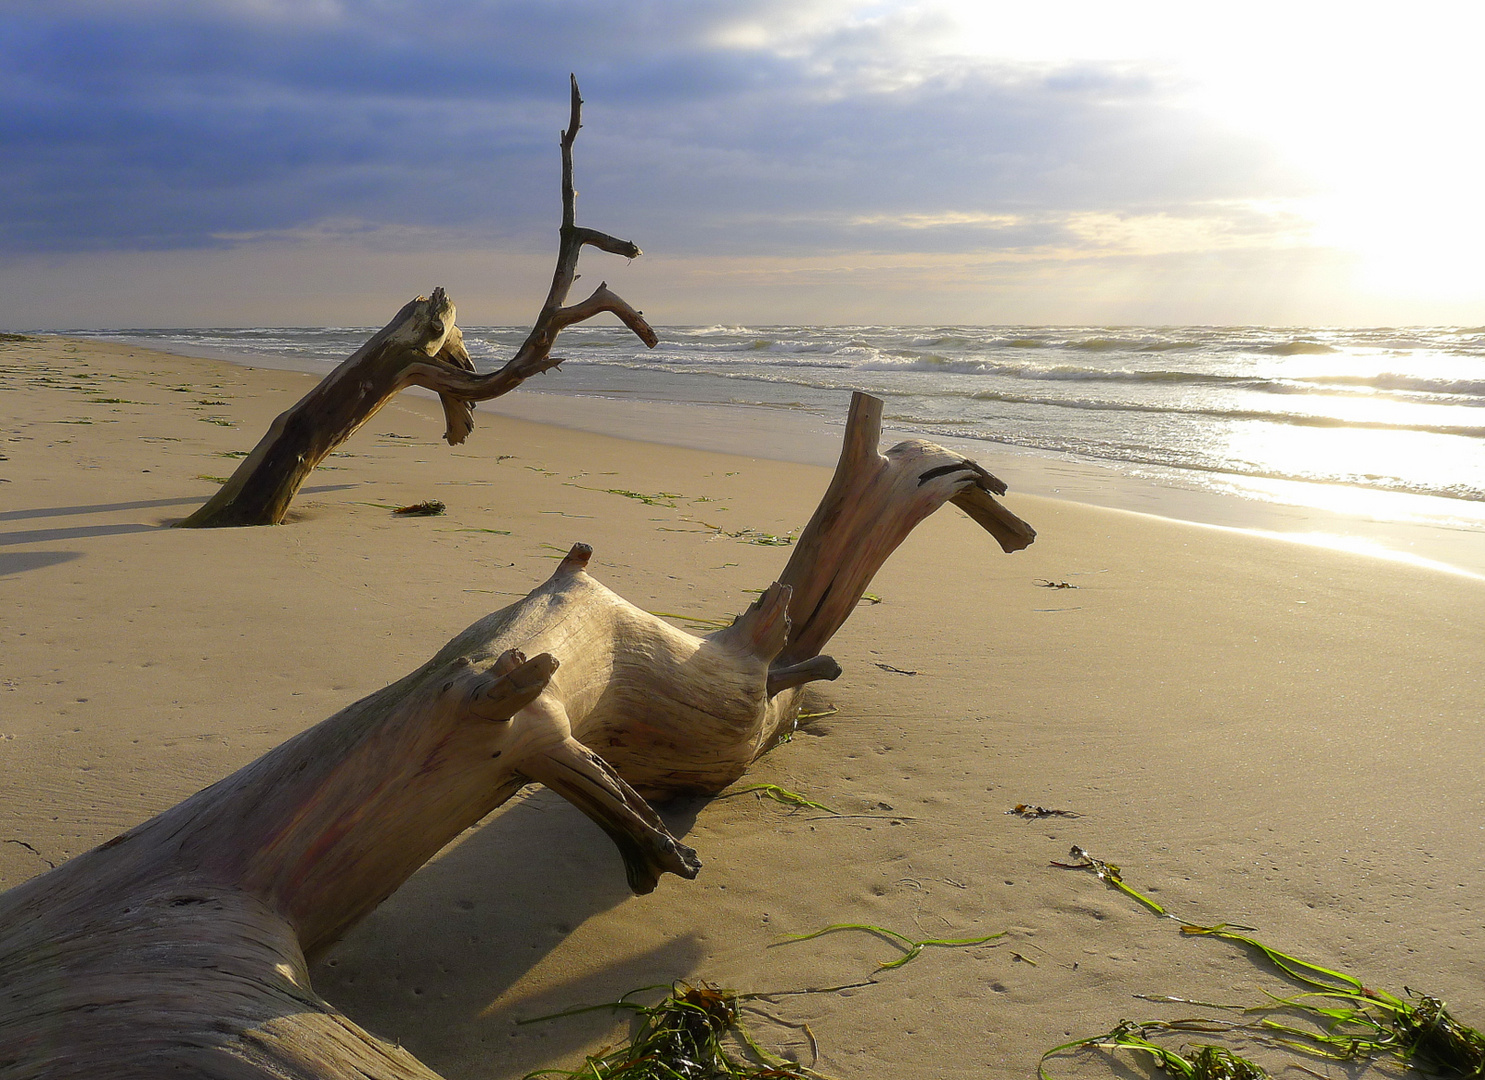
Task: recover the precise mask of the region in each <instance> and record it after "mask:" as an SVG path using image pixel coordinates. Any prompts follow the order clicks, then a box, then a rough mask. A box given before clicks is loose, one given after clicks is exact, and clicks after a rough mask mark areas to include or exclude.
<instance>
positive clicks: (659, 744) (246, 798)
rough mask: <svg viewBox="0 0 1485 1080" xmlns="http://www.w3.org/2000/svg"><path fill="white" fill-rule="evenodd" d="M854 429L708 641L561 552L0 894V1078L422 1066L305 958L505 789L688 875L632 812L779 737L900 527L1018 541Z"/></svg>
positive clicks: (967, 481) (642, 866) (652, 827)
mask: <svg viewBox="0 0 1485 1080" xmlns="http://www.w3.org/2000/svg"><path fill="white" fill-rule="evenodd" d="M879 418H880V403H879V402H875V401H874V400H873V399H870V398H867V397H865V396H864V395H857V396H856V398H855V399H854V400H853V403H852V411H851V417H850V420H849V423H848V427H847V434H846V451H845V452H844V453H843V454H842V457H841V463H840V466H839V467H838V469H837V472H836V476H835V479H834V481H833V482H832V484H831V487H830V491H829V493H827V496H826V498H825V500H824V501H823V502H822V504H821V507H820V510H819V511H817V513H816V514H815V516H814V518H813V519H812V520H811V522H810V524H809V526H808V527H807V528H806V529H805V531H804V533H803V534H802V535H801V537H800V541H799V545H798V549H797V550H796V551H795V553H794V557H793V558H791V559H790V561H789V565H788V568H787V569H786V571H785V575H784V576H785V579H786V580H784V581H780V582H776V583H775V584H774V585H772V586H771V587H770V588H769V589H767V590H766V591H765V592H764V593H763V595H762V596H760V597H759V599H758V600H757V601H756V602H755V603H754V604H753V605H752V606H751V607H750V608H749V609H748V610H747V611H746V612H745V613H744V614H743V615H741V616H740V617H739V618H738V619H737V620H736V621H735V622H734V623H733V624H732V625H731V626H729V627H727V628H726V629H723V630H720V631H718V632H716V633H714V634H711V635H709V636H707V637H696V636H695V635H692V634H689V633H686V632H684V631H682V630H678V629H676V628H675V627H673V626H671V625H669V624H668V623H665V622H663V621H662V620H660V619H659V618H657V617H655V616H654V615H652V614H650V613H648V612H645V611H642V610H640V609H639V608H637V607H635V606H633V605H632V604H630V603H628V602H627V601H625V600H623V599H622V598H621V597H619V596H617V595H616V594H614V593H613V592H611V591H610V590H608V589H607V588H605V587H604V586H603V585H601V584H599V583H598V582H597V581H596V580H594V579H593V578H592V577H590V576H589V575H588V573H587V572H586V566H587V562H588V558H589V554H590V552H589V550H588V549H587V548H586V547H585V546H584V545H577V546H576V547H574V548H573V549H572V551H571V552H570V553H569V554H568V556H567V558H565V559H564V560H563V561H562V563H561V564H560V565H559V566H558V567H557V570H556V572H555V573H554V574H553V575H552V577H551V578H550V579H549V580H548V581H547V582H545V583H544V584H542V585H541V586H539V587H538V588H536V589H535V590H534V591H532V592H531V593H530V594H529V595H528V596H527V597H525V598H524V599H523V600H520V601H519V602H517V603H515V604H512V605H511V606H509V607H507V608H504V609H502V610H500V611H497V612H495V613H494V614H492V615H489V616H487V617H486V618H484V619H482V620H480V621H479V622H477V623H475V624H474V625H473V626H471V627H469V628H468V629H466V630H465V631H464V632H463V633H461V634H459V635H458V636H457V637H455V638H454V639H453V640H452V641H450V642H449V643H448V644H447V645H445V646H444V647H443V649H441V650H440V651H439V652H438V654H437V655H436V656H434V657H433V658H432V659H431V660H429V661H428V662H427V663H426V664H424V665H423V666H422V667H420V668H418V669H417V670H416V671H414V672H413V673H411V674H410V675H408V676H406V677H405V678H403V679H401V680H399V681H398V682H396V683H393V684H392V685H391V686H388V687H386V688H384V689H382V690H379V691H377V692H376V693H374V694H372V695H370V696H369V697H367V698H364V699H363V700H361V701H358V702H356V703H355V704H353V705H351V706H349V707H348V708H346V709H344V710H342V711H341V712H339V713H337V714H336V715H335V716H332V717H331V718H330V719H328V720H326V721H324V722H323V723H321V724H319V725H318V726H316V727H314V728H311V729H310V730H308V731H306V732H304V733H303V734H301V735H299V736H297V737H296V738H294V739H291V740H290V741H288V742H286V743H284V744H283V745H282V746H279V747H278V748H277V749H275V750H273V751H271V752H270V753H268V754H267V755H265V756H264V757H262V758H260V759H259V760H258V761H256V762H254V763H252V764H251V765H248V766H246V767H245V768H243V769H241V770H240V771H238V772H237V773H235V774H233V775H232V776H230V777H228V778H226V779H225V780H222V781H220V782H218V783H217V784H214V785H213V786H211V787H209V788H207V789H205V790H204V791H202V792H200V793H198V794H197V795H195V796H193V797H191V798H190V799H187V800H186V801H185V802H183V803H181V804H179V805H178V806H176V807H174V808H173V809H171V810H168V811H166V812H165V813H163V814H161V815H159V816H158V817H156V818H154V819H152V820H150V821H147V822H145V823H144V824H142V825H140V826H138V827H136V828H134V829H132V830H130V831H129V832H127V833H124V834H123V835H121V836H119V837H116V838H115V839H113V840H110V841H109V842H107V843H105V844H103V845H101V846H99V847H97V848H95V849H93V850H92V851H89V852H87V853H86V854H84V855H81V856H79V857H77V858H76V859H74V860H72V861H71V862H68V863H66V864H64V865H63V866H61V867H59V868H58V869H56V870H53V871H52V872H50V873H48V874H46V875H43V876H41V877H38V878H35V879H33V880H32V881H29V882H27V883H25V884H23V885H21V886H19V887H17V888H15V889H12V890H11V891H9V892H8V893H5V894H4V895H3V896H0V1074H3V1075H4V1076H5V1077H6V1078H7V1080H32V1078H38V1080H39V1078H42V1077H46V1078H64V1077H98V1076H106V1077H111V1078H133V1077H140V1078H143V1077H165V1076H192V1077H203V1078H205V1077H209V1078H222V1080H229V1078H230V1080H248V1078H254V1080H266V1078H284V1077H294V1078H306V1080H308V1078H317V1080H323V1078H341V1077H347V1078H357V1080H364V1078H365V1077H378V1078H409V1077H420V1078H430V1077H433V1075H434V1074H433V1073H431V1072H430V1071H429V1070H427V1069H426V1068H425V1067H423V1066H422V1065H421V1064H419V1063H418V1062H417V1061H416V1060H414V1059H413V1058H412V1057H411V1056H410V1055H408V1054H407V1053H406V1052H404V1051H402V1050H400V1049H398V1048H394V1047H391V1046H388V1045H386V1044H385V1043H382V1042H380V1041H379V1040H377V1039H375V1038H374V1037H373V1036H371V1035H369V1034H367V1033H366V1032H364V1031H362V1030H361V1029H359V1028H357V1027H356V1026H355V1025H354V1024H352V1023H351V1022H350V1021H349V1020H347V1019H346V1018H345V1017H343V1016H341V1015H340V1014H339V1013H337V1012H336V1011H335V1009H334V1008H333V1007H332V1006H330V1005H328V1004H327V1003H325V1002H324V1001H323V1000H321V999H320V998H319V997H318V996H317V995H316V994H315V993H314V991H313V990H312V989H311V988H310V986H309V982H308V976H307V966H306V959H305V958H306V956H313V955H314V954H315V953H317V952H318V951H320V950H322V949H324V948H325V947H326V946H327V945H329V944H330V943H331V942H333V941H334V940H335V939H336V938H337V937H339V936H340V935H341V934H342V933H344V932H345V930H346V929H347V928H349V927H350V926H352V925H353V924H354V923H355V922H356V921H357V920H359V919H360V918H362V917H363V916H365V915H366V914H367V913H368V912H369V911H371V910H372V909H373V908H374V907H375V906H376V905H377V904H379V903H380V902H381V901H382V900H384V899H385V898H386V897H387V896H388V895H390V894H391V893H392V892H393V891H394V890H395V889H396V888H397V887H398V886H399V885H401V884H402V883H403V882H404V881H405V880H406V879H407V878H408V877H409V876H410V875H411V874H413V873H414V872H415V871H416V870H417V869H418V867H420V866H421V865H422V864H423V863H424V862H426V861H427V860H428V859H430V858H431V857H432V856H433V855H434V854H435V853H436V852H437V851H438V850H439V849H440V848H441V847H443V846H444V845H445V844H446V843H448V842H449V841H450V840H452V839H453V838H454V837H455V836H457V835H458V834H459V833H460V832H462V831H463V830H464V829H466V828H468V827H469V826H471V825H473V824H475V823H476V822H478V821H479V820H480V819H481V818H483V817H484V816H485V815H486V814H488V813H489V812H490V811H491V810H493V809H494V808H495V807H497V806H499V805H500V804H501V803H502V802H504V801H505V800H506V799H508V798H509V797H510V796H511V795H512V794H514V793H515V792H516V791H517V790H518V789H519V788H520V787H522V786H523V785H524V784H527V783H529V782H532V781H537V782H540V783H543V784H546V785H547V786H549V787H551V788H552V789H553V790H555V791H557V792H559V793H560V794H562V795H563V796H564V797H566V798H567V799H569V800H570V801H571V802H573V803H574V804H575V805H576V806H577V807H578V808H579V809H581V810H582V811H583V812H584V813H585V814H587V815H588V816H589V817H591V818H592V819H593V820H594V821H595V822H597V823H598V824H599V825H600V826H601V827H602V828H603V829H604V830H605V831H606V832H607V833H608V834H609V835H610V836H611V837H612V838H613V839H614V841H615V843H616V844H617V846H618V848H619V851H620V854H621V856H622V857H623V860H624V864H625V868H626V871H627V873H628V877H629V882H630V885H631V886H632V887H633V889H634V890H635V891H636V892H640V893H643V892H648V891H650V890H651V889H653V888H654V886H655V884H656V882H657V880H658V878H659V875H661V874H662V873H667V872H669V873H674V874H678V875H680V876H682V877H687V878H689V877H694V876H695V875H696V873H697V871H698V869H699V867H700V863H699V861H698V859H697V857H696V853H695V852H693V851H692V850H691V849H690V848H688V847H686V846H685V845H684V844H682V843H681V842H680V841H678V840H677V839H676V838H675V837H674V836H672V835H671V834H670V832H669V831H668V830H667V829H666V827H665V825H664V824H663V822H662V821H661V820H660V818H659V817H658V816H657V815H656V814H655V812H654V811H653V810H652V809H651V807H650V805H649V804H648V803H647V802H646V801H645V798H644V796H649V797H652V798H663V797H666V796H670V795H674V794H677V793H682V792H685V793H695V792H716V791H719V790H721V789H722V788H724V787H726V786H727V785H728V784H730V783H731V782H732V781H734V780H736V779H737V778H738V777H739V776H741V775H742V774H743V772H744V771H745V770H746V769H747V767H748V766H749V764H751V763H752V762H753V761H754V760H755V759H756V758H757V757H758V756H759V755H760V754H762V753H763V752H764V751H766V750H767V749H768V748H769V747H770V746H772V745H773V744H774V742H775V741H776V740H777V739H778V737H779V736H780V735H781V734H783V733H785V732H787V731H790V730H792V729H793V726H794V723H795V720H796V717H797V715H798V700H799V694H800V692H801V687H802V686H803V685H804V684H805V683H807V682H809V681H811V680H814V679H829V678H834V677H836V676H837V675H838V674H839V673H840V669H839V667H838V666H837V665H836V664H835V662H834V661H833V660H831V659H830V658H829V657H826V656H823V655H821V654H820V649H821V648H822V647H823V646H824V645H825V643H826V642H827V641H828V639H829V637H830V636H831V634H832V633H834V631H835V630H836V629H838V628H839V626H840V625H841V623H842V622H844V620H845V618H846V616H847V615H848V614H849V612H850V610H851V609H852V608H853V607H854V606H855V604H856V602H857V601H858V600H859V599H860V597H861V593H862V591H863V590H864V589H865V588H866V586H867V585H868V584H869V583H870V579H871V576H872V574H873V573H874V572H875V570H876V569H877V568H878V567H879V566H880V565H881V563H882V561H883V560H885V559H886V557H887V556H888V555H889V554H890V553H891V551H892V550H893V549H894V548H895V547H896V546H897V544H898V543H900V542H901V540H902V539H903V537H905V536H906V535H907V532H908V530H909V529H911V527H912V525H913V524H915V523H916V522H917V521H919V520H921V519H922V518H923V517H925V516H926V515H927V514H929V513H931V512H932V511H933V510H935V509H937V508H938V507H939V506H941V505H943V503H945V502H948V501H955V502H959V503H961V504H962V503H963V501H964V500H965V499H969V500H970V501H971V504H972V506H973V507H975V516H976V519H977V520H979V519H981V518H985V519H986V520H991V521H993V522H994V523H995V529H997V530H1000V533H1001V534H1003V538H1002V543H1003V544H1005V545H1006V546H1007V547H1008V549H1009V548H1013V547H1015V546H1022V547H1024V546H1025V545H1026V544H1027V543H1030V541H1031V538H1032V536H1033V535H1034V534H1033V533H1032V531H1031V530H1030V528H1029V527H1027V526H1025V525H1024V523H1022V522H1020V521H1019V519H1017V518H1015V517H1014V516H1013V515H1011V514H1010V513H1009V512H1008V511H1005V510H1004V509H1003V508H1001V507H1000V506H999V505H998V504H996V503H994V501H993V500H992V499H990V497H989V495H988V494H987V493H986V492H987V491H988V490H989V489H992V488H997V487H998V488H999V489H1000V490H1004V489H1003V486H1000V485H999V484H998V482H997V481H995V480H994V479H993V478H992V477H989V475H988V474H987V473H985V472H984V470H982V469H980V468H979V467H978V466H976V465H974V464H973V463H972V462H967V461H966V460H964V459H963V458H962V457H960V456H959V455H956V454H952V453H950V452H949V451H946V450H944V449H942V448H940V447H936V446H933V445H932V444H929V443H922V442H909V443H903V444H899V445H898V446H896V447H894V448H893V449H892V450H890V451H888V453H887V454H886V455H880V454H878V453H877V452H876V449H875V447H876V441H877V438H878V431H879ZM991 507H993V510H992V509H988V508H991ZM1005 537H1009V538H1010V540H1009V542H1008V541H1007V540H1006V539H1005ZM791 612H793V613H794V614H793V618H792V619H791V615H790V613H791ZM528 657H529V659H528ZM521 869H522V870H523V871H525V872H530V869H531V868H529V867H523V868H521Z"/></svg>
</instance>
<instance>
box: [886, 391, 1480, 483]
mask: <svg viewBox="0 0 1485 1080" xmlns="http://www.w3.org/2000/svg"><path fill="white" fill-rule="evenodd" d="M885 419H886V420H887V422H888V423H889V424H890V426H892V427H894V428H897V429H899V430H903V431H909V432H912V433H914V434H917V435H923V436H929V437H933V438H958V439H969V440H972V441H975V442H982V443H991V444H998V445H1004V446H1016V447H1020V448H1022V449H1026V450H1037V451H1041V452H1044V453H1054V454H1066V455H1069V456H1073V457H1082V458H1091V459H1093V460H1096V461H1108V462H1114V463H1117V464H1120V465H1136V466H1146V467H1152V468H1164V469H1175V470H1184V471H1190V472H1199V473H1205V474H1208V475H1215V476H1224V475H1225V476H1243V477H1249V478H1252V479H1259V480H1291V481H1295V482H1299V483H1309V484H1329V485H1335V486H1341V487H1360V488H1367V489H1370V490H1373V491H1391V492H1399V493H1402V494H1408V495H1425V496H1432V497H1434V498H1441V499H1453V500H1459V501H1463V502H1485V487H1482V486H1479V485H1472V484H1466V483H1455V484H1437V483H1431V482H1429V481H1428V480H1426V479H1424V478H1420V477H1406V476H1390V475H1383V474H1380V473H1339V472H1331V473H1319V472H1305V471H1303V470H1302V469H1265V468H1260V467H1258V466H1256V465H1252V464H1250V463H1247V462H1242V461H1221V462H1214V461H1200V460H1195V459H1193V458H1191V457H1190V456H1188V455H1185V454H1182V453H1181V452H1180V451H1178V450H1174V449H1169V448H1164V447H1151V446H1132V445H1129V444H1118V445H1113V444H1109V443H1106V442H1096V441H1094V440H1091V439H1084V438H1077V437H1068V436H1062V435H1051V436H1049V435H1039V434H1035V433H1030V432H996V433H994V434H991V433H987V432H986V431H984V430H983V429H977V428H969V427H965V426H963V425H959V424H954V423H945V422H943V421H939V420H936V419H934V418H932V417H919V416H914V415H912V414H909V413H899V414H893V415H889V416H887V417H886V418H885Z"/></svg>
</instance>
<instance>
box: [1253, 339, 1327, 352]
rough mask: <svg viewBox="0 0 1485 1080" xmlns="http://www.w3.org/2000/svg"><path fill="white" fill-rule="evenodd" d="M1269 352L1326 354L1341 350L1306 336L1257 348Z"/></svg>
mask: <svg viewBox="0 0 1485 1080" xmlns="http://www.w3.org/2000/svg"><path fill="white" fill-rule="evenodd" d="M1257 351H1258V352H1261V353H1268V354H1269V355H1271V356H1325V355H1326V354H1328V353H1335V352H1340V350H1339V349H1335V348H1332V347H1331V346H1329V345H1327V344H1325V343H1324V342H1323V341H1310V340H1308V339H1306V338H1295V339H1294V340H1293V341H1286V342H1284V343H1283V344H1281V345H1268V346H1265V347H1264V348H1261V349H1259V350H1257Z"/></svg>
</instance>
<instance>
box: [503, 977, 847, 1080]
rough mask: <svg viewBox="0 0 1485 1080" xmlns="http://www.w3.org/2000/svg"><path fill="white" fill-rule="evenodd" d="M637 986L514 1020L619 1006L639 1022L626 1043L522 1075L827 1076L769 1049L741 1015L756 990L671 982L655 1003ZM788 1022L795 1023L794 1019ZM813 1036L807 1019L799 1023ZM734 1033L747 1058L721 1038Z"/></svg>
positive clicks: (609, 1079) (587, 1079)
mask: <svg viewBox="0 0 1485 1080" xmlns="http://www.w3.org/2000/svg"><path fill="white" fill-rule="evenodd" d="M653 989H656V988H655V987H645V988H643V989H642V990H631V991H630V992H629V993H627V994H625V995H624V996H623V997H621V998H619V1000H617V1001H614V1002H609V1003H607V1004H603V1005H583V1006H579V1007H577V1008H574V1009H566V1010H564V1011H562V1012H559V1013H553V1014H552V1015H550V1016H539V1017H534V1018H532V1019H530V1020H521V1021H518V1022H519V1023H521V1024H534V1023H539V1022H541V1021H545V1020H554V1019H556V1018H558V1017H562V1016H574V1015H577V1014H579V1013H586V1012H593V1011H595V1010H598V1009H617V1010H627V1011H629V1012H633V1013H634V1014H635V1015H636V1016H637V1017H638V1019H639V1026H638V1028H637V1030H636V1031H635V1033H634V1035H633V1037H632V1038H631V1039H630V1040H629V1042H628V1043H627V1044H625V1045H624V1046H621V1047H619V1048H618V1049H616V1050H611V1051H608V1052H606V1053H599V1054H595V1055H590V1056H589V1057H588V1059H587V1060H586V1061H584V1062H583V1064H582V1066H581V1067H579V1068H577V1069H572V1070H567V1069H538V1070H537V1071H536V1072H532V1073H527V1074H526V1076H525V1077H524V1078H523V1080H535V1078H537V1077H562V1078H566V1080H824V1078H823V1077H821V1076H820V1074H819V1073H817V1072H815V1071H814V1070H813V1069H810V1068H806V1067H805V1066H803V1065H800V1064H798V1063H797V1062H793V1061H789V1060H787V1059H785V1058H781V1057H779V1056H777V1055H775V1054H771V1053H769V1052H768V1051H766V1050H764V1049H763V1048H762V1047H761V1046H759V1045H758V1041H757V1040H756V1039H755V1038H754V1037H753V1035H752V1033H751V1032H749V1031H748V1029H747V1027H746V1026H745V1025H744V1024H743V1022H742V1017H741V1003H742V1002H743V1001H746V1000H748V999H750V998H753V997H758V996H761V995H756V994H749V995H739V994H737V993H735V992H733V991H731V990H724V989H722V988H721V987H718V986H714V985H713V984H711V983H707V982H701V983H698V984H697V985H695V986H692V985H690V984H689V983H683V982H682V983H675V984H673V985H672V986H671V987H670V988H669V993H667V994H666V996H665V997H664V998H663V999H662V1000H661V1001H660V1002H658V1003H657V1004H654V1005H641V1004H639V1003H638V1002H635V1001H631V1000H629V999H630V997H632V996H633V995H635V994H638V993H643V992H644V991H645V990H653ZM791 1026H793V1025H791ZM799 1026H801V1027H803V1028H804V1030H805V1032H806V1033H807V1034H808V1035H809V1037H810V1045H811V1047H812V1048H813V1046H814V1035H813V1033H811V1032H809V1028H808V1025H799ZM729 1035H730V1036H732V1037H733V1038H734V1039H736V1041H737V1042H739V1043H741V1044H742V1046H743V1047H744V1048H745V1049H746V1051H747V1055H748V1056H749V1057H751V1059H752V1060H747V1059H746V1058H744V1057H743V1056H741V1055H738V1054H736V1053H733V1052H730V1051H729V1050H728V1048H727V1046H726V1041H725V1040H726V1039H727V1037H728V1036H729Z"/></svg>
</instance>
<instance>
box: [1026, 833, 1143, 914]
mask: <svg viewBox="0 0 1485 1080" xmlns="http://www.w3.org/2000/svg"><path fill="white" fill-rule="evenodd" d="M1068 856H1069V857H1070V858H1074V859H1077V860H1079V861H1078V862H1075V863H1063V862H1054V863H1053V864H1052V865H1053V866H1056V867H1058V868H1060V869H1062V870H1092V871H1093V872H1094V873H1095V874H1097V875H1098V879H1099V880H1100V881H1102V882H1103V883H1104V884H1106V885H1107V886H1108V887H1109V888H1111V889H1118V890H1119V891H1120V892H1122V893H1123V894H1124V895H1125V896H1128V897H1132V898H1133V899H1135V900H1138V901H1139V902H1140V903H1141V904H1144V905H1145V907H1147V908H1149V909H1150V910H1151V911H1153V912H1154V913H1155V914H1156V915H1165V916H1167V917H1169V913H1168V912H1167V911H1166V910H1165V908H1163V907H1161V906H1160V905H1159V904H1157V903H1156V902H1155V901H1154V900H1151V899H1150V898H1149V897H1148V896H1145V895H1144V894H1143V893H1140V892H1136V891H1135V890H1134V889H1132V888H1130V887H1129V886H1128V885H1126V884H1124V878H1123V877H1122V876H1121V873H1120V870H1119V868H1118V867H1117V866H1115V865H1114V864H1113V863H1111V862H1104V861H1103V860H1102V859H1095V858H1094V857H1093V856H1092V855H1089V854H1088V852H1086V851H1084V850H1083V849H1082V848H1080V847H1078V845H1077V844H1074V845H1073V846H1072V850H1071V851H1069V852H1068Z"/></svg>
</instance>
